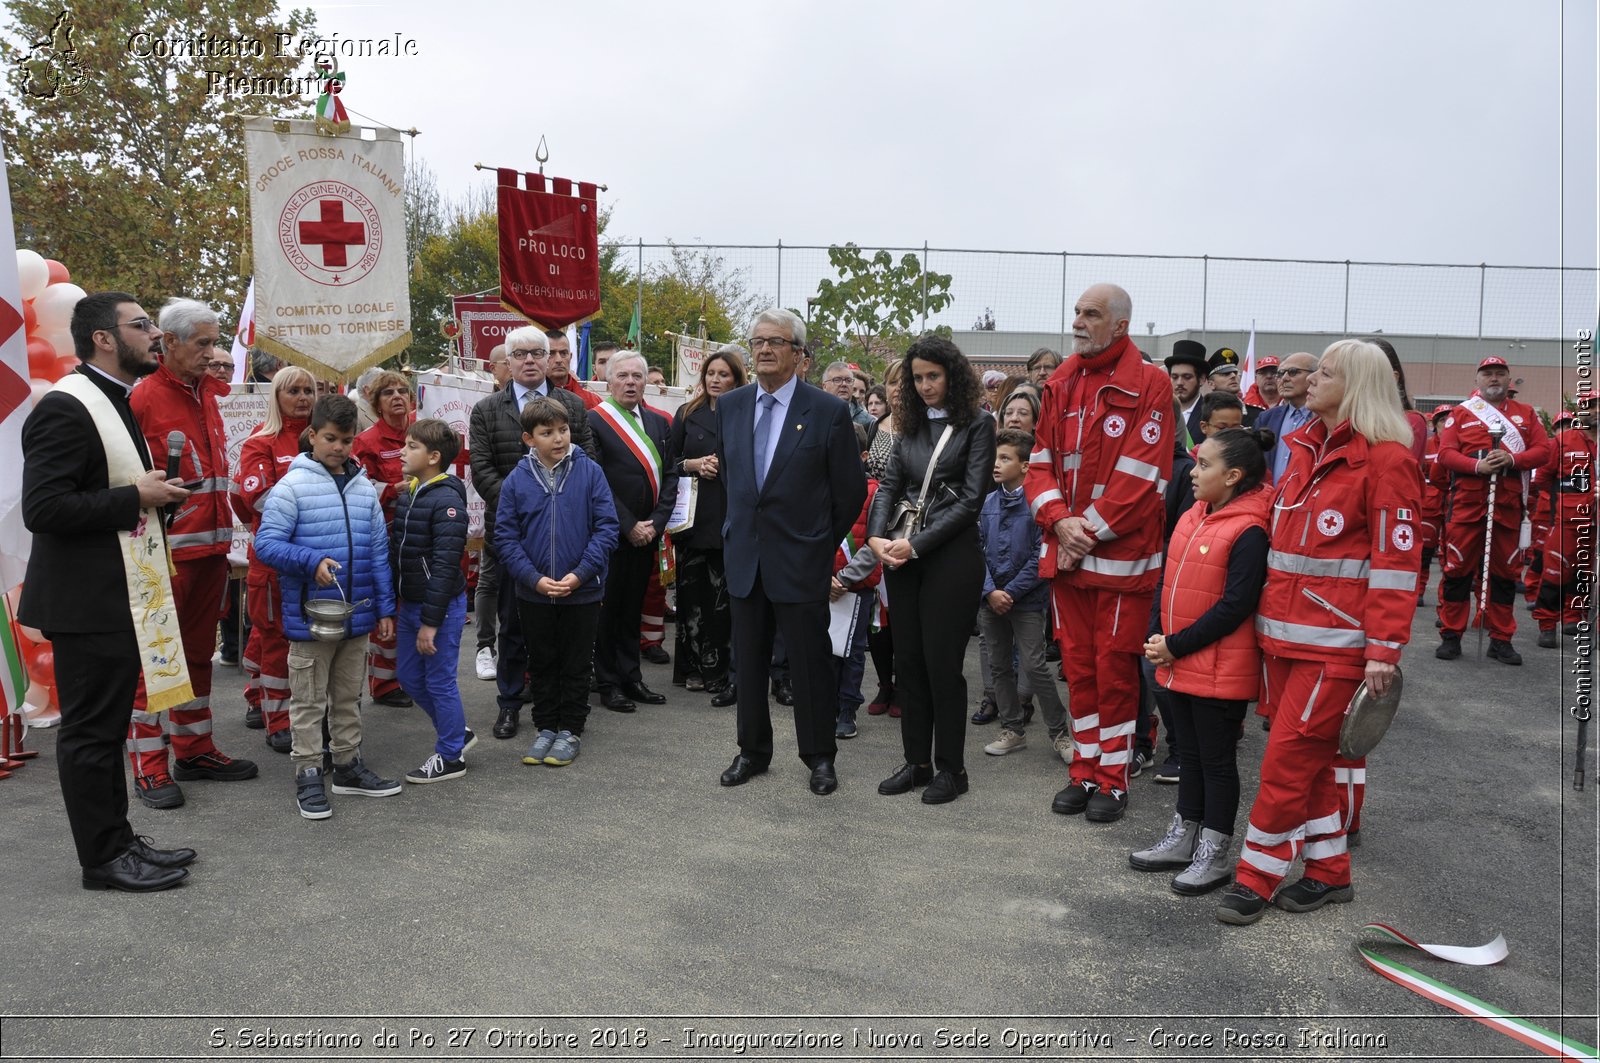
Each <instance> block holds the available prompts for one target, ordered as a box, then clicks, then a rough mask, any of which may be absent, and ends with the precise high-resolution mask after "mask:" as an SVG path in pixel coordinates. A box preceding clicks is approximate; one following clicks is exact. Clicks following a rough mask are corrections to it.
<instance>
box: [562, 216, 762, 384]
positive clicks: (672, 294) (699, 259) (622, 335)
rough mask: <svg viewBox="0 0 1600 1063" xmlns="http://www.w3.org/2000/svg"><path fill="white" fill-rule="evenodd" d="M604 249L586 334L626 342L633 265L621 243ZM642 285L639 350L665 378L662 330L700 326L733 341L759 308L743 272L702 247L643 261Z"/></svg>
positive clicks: (636, 290)
mask: <svg viewBox="0 0 1600 1063" xmlns="http://www.w3.org/2000/svg"><path fill="white" fill-rule="evenodd" d="M608 250H610V251H611V252H612V254H611V256H610V258H609V259H608V258H607V257H606V256H605V254H604V253H603V254H602V257H601V266H602V273H601V285H600V306H601V314H600V317H598V318H596V319H595V323H594V331H593V333H592V334H591V337H592V339H594V340H613V341H615V342H617V343H626V342H627V339H628V323H629V322H630V321H631V320H632V319H633V304H634V302H635V301H637V300H639V299H640V285H639V273H638V268H639V267H638V263H637V259H631V260H630V256H629V255H628V253H627V252H628V248H627V245H625V244H622V245H618V244H611V245H608ZM630 265H632V267H633V269H632V270H631V271H630V270H629V268H628V267H629V266H630ZM643 288H644V294H643V299H642V305H643V313H642V314H641V315H640V322H641V330H640V331H641V334H640V337H639V350H640V352H641V353H643V354H644V356H645V359H646V360H647V361H648V362H649V363H650V364H651V365H653V366H656V367H657V368H659V369H661V370H662V371H664V372H665V373H666V374H667V378H668V379H669V380H670V379H672V377H673V367H672V352H673V342H672V337H671V336H670V335H668V333H686V334H688V335H691V336H694V335H698V334H699V330H700V327H701V325H702V324H703V325H704V327H705V333H706V336H708V337H709V338H710V339H712V340H716V341H719V342H723V343H726V342H729V341H737V340H741V339H743V338H744V330H745V329H746V328H748V327H749V324H750V319H751V318H753V317H754V316H755V315H756V313H757V311H759V310H760V307H759V306H758V305H757V303H758V302H759V301H760V299H759V297H758V296H757V295H755V294H754V293H752V292H751V291H750V290H749V288H748V287H747V286H746V284H745V278H744V276H743V271H741V270H730V269H728V267H727V263H726V262H725V261H724V259H723V258H722V256H721V255H718V254H715V253H713V252H712V251H711V250H710V249H708V248H703V247H683V246H680V245H678V244H672V245H670V246H669V247H668V254H667V260H666V261H665V262H654V263H649V264H646V265H645V267H644V286H643Z"/></svg>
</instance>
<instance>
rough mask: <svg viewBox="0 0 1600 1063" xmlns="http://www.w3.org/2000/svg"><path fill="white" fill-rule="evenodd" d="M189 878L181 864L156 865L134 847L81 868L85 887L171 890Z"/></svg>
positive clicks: (143, 891)
mask: <svg viewBox="0 0 1600 1063" xmlns="http://www.w3.org/2000/svg"><path fill="white" fill-rule="evenodd" d="M188 877H189V869H188V868H184V867H157V866H156V865H155V864H152V863H148V862H147V861H145V860H143V859H142V858H141V857H140V856H139V854H138V852H137V851H135V850H134V849H131V848H130V849H124V850H123V851H122V855H120V856H118V857H117V858H116V859H114V860H107V861H106V862H105V863H103V864H101V865H100V866H99V867H86V868H84V869H83V888H84V889H86V890H126V891H127V892H129V893H150V892H153V891H155V890H165V889H171V888H172V887H173V886H176V885H177V884H178V883H180V882H182V881H183V880H184V879H186V878H188Z"/></svg>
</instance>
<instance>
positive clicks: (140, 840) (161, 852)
mask: <svg viewBox="0 0 1600 1063" xmlns="http://www.w3.org/2000/svg"><path fill="white" fill-rule="evenodd" d="M128 848H129V849H130V850H132V851H133V852H135V853H138V854H139V859H141V860H143V861H144V862H145V863H147V864H154V865H155V866H156V867H185V866H187V865H189V864H192V863H194V858H195V857H196V856H197V855H198V854H197V853H196V852H195V851H194V850H193V849H157V848H156V847H155V846H153V845H151V844H150V839H149V838H146V837H145V836H144V835H142V834H136V835H134V836H133V844H132V845H130V846H129V847H128Z"/></svg>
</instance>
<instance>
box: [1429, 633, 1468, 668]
mask: <svg viewBox="0 0 1600 1063" xmlns="http://www.w3.org/2000/svg"><path fill="white" fill-rule="evenodd" d="M1433 655H1434V656H1435V657H1437V658H1439V660H1441V661H1453V660H1455V659H1456V658H1457V657H1460V656H1461V636H1460V635H1452V634H1450V632H1448V631H1446V632H1445V633H1444V634H1443V635H1440V636H1439V648H1438V649H1436V650H1434V651H1433Z"/></svg>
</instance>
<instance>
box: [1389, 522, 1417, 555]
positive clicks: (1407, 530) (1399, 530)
mask: <svg viewBox="0 0 1600 1063" xmlns="http://www.w3.org/2000/svg"><path fill="white" fill-rule="evenodd" d="M1393 538H1394V545H1395V549H1397V550H1409V549H1411V546H1412V544H1413V543H1414V542H1416V535H1415V533H1413V532H1412V530H1411V525H1409V524H1396V525H1395V528H1394V536H1393Z"/></svg>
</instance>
